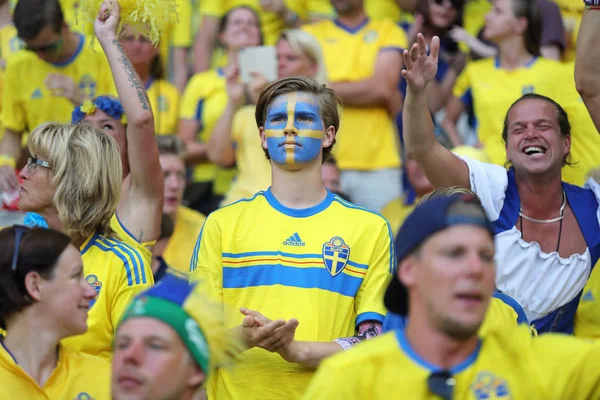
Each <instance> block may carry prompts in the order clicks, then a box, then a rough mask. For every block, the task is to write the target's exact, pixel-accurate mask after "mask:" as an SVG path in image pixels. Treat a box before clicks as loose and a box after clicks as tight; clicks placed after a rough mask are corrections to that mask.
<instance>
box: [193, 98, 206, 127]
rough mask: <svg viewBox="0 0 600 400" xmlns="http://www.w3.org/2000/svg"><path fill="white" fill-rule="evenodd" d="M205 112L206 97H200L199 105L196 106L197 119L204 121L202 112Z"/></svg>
mask: <svg viewBox="0 0 600 400" xmlns="http://www.w3.org/2000/svg"><path fill="white" fill-rule="evenodd" d="M203 113H204V99H200V101H199V102H198V105H197V106H196V115H195V118H196V121H198V122H202V114H203Z"/></svg>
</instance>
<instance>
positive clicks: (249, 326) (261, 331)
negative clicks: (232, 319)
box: [240, 308, 299, 352]
mask: <svg viewBox="0 0 600 400" xmlns="http://www.w3.org/2000/svg"><path fill="white" fill-rule="evenodd" d="M240 312H241V313H242V314H244V315H245V316H246V317H245V318H244V320H243V322H242V332H243V335H244V340H245V342H246V345H247V346H248V347H249V348H252V347H260V348H262V349H265V350H267V351H270V352H276V351H277V350H279V349H280V348H282V347H285V346H287V345H289V344H290V343H291V342H292V340H294V335H295V333H296V328H298V325H299V322H298V320H297V319H293V318H292V319H290V320H288V321H287V322H286V321H284V320H282V319H279V320H277V321H271V320H270V319H269V318H267V317H265V316H264V315H262V314H261V313H259V312H258V311H253V310H249V309H247V308H241V309H240Z"/></svg>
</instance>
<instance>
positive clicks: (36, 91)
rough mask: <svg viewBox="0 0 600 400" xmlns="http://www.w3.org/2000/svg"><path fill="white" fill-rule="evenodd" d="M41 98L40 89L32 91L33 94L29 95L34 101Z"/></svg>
mask: <svg viewBox="0 0 600 400" xmlns="http://www.w3.org/2000/svg"><path fill="white" fill-rule="evenodd" d="M41 98H42V91H41V89H39V88H38V89H35V90H34V91H33V93H32V94H31V99H32V100H35V99H41Z"/></svg>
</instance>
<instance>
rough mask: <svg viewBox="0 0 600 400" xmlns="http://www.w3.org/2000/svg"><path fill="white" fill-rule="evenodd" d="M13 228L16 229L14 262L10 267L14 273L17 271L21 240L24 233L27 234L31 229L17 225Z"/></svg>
mask: <svg viewBox="0 0 600 400" xmlns="http://www.w3.org/2000/svg"><path fill="white" fill-rule="evenodd" d="M13 230H14V231H15V249H14V251H13V258H12V264H11V265H10V269H11V271H12V272H13V273H15V272H16V271H17V265H18V261H19V250H20V249H21V240H22V239H23V235H25V234H26V233H27V232H29V231H30V230H31V229H30V228H28V227H26V226H22V225H15V226H13Z"/></svg>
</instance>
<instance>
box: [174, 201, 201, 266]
mask: <svg viewBox="0 0 600 400" xmlns="http://www.w3.org/2000/svg"><path fill="white" fill-rule="evenodd" d="M204 220H206V217H205V216H204V215H203V214H200V213H199V212H197V211H194V210H192V209H189V208H187V207H184V206H180V207H179V209H178V210H177V217H176V219H175V228H174V230H173V235H172V236H171V238H170V239H169V244H168V245H167V248H166V249H165V252H164V253H163V258H164V259H165V261H166V262H167V264H168V265H169V267H171V268H173V269H175V270H177V271H180V272H184V273H188V272H189V271H190V259H191V257H192V253H193V251H194V246H195V245H196V239H197V238H198V235H199V234H200V231H201V230H202V225H203V224H204Z"/></svg>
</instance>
